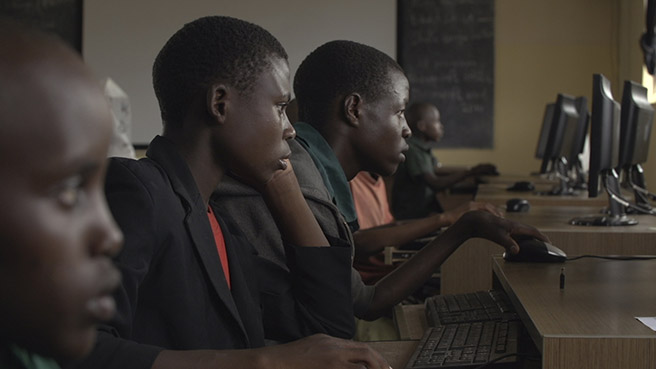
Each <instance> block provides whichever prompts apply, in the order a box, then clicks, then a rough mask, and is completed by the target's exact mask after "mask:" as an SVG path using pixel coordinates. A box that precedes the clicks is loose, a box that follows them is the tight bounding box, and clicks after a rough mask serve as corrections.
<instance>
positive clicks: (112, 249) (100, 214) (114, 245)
mask: <svg viewBox="0 0 656 369" xmlns="http://www.w3.org/2000/svg"><path fill="white" fill-rule="evenodd" d="M99 197H100V199H99V200H98V201H97V206H96V209H97V211H96V212H95V219H96V221H95V224H94V237H93V241H92V242H91V253H92V254H93V255H94V256H107V257H114V256H116V255H117V254H118V253H119V251H120V250H121V248H122V247H123V233H122V232H121V230H120V229H119V228H118V226H117V225H116V222H115V221H114V218H113V217H112V215H111V213H110V211H109V208H108V207H107V203H106V201H105V199H104V196H103V195H100V196H99Z"/></svg>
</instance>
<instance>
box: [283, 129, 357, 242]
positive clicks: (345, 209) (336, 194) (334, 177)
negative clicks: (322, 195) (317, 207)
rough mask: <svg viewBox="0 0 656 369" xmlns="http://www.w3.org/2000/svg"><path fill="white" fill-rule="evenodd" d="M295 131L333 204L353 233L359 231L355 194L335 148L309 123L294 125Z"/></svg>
mask: <svg viewBox="0 0 656 369" xmlns="http://www.w3.org/2000/svg"><path fill="white" fill-rule="evenodd" d="M294 129H295V130H296V140H297V141H298V142H299V143H300V144H301V145H303V147H304V148H305V149H306V150H307V151H308V153H309V154H310V157H311V158H312V160H313V161H314V165H316V167H317V169H319V173H321V177H322V179H323V183H324V184H325V185H326V188H327V189H328V192H329V193H330V195H331V196H332V200H333V203H334V204H335V205H336V206H337V208H338V209H339V211H340V213H342V216H343V217H344V220H346V223H348V225H349V228H351V232H355V231H357V230H358V229H359V228H360V225H359V224H358V216H357V214H356V212H355V205H354V203H353V194H352V193H351V188H350V187H349V184H348V180H347V179H346V174H344V169H342V165H341V164H340V163H339V160H338V159H337V156H336V155H335V152H334V151H333V148H332V147H330V145H329V144H328V142H326V140H325V139H324V138H323V136H322V135H321V133H319V131H317V130H316V129H314V127H312V126H311V125H309V124H307V123H302V122H298V123H296V124H294Z"/></svg>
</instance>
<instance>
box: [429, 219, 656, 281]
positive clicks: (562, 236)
mask: <svg viewBox="0 0 656 369" xmlns="http://www.w3.org/2000/svg"><path fill="white" fill-rule="evenodd" d="M598 211H599V208H598V207H576V206H558V207H553V206H552V207H547V206H533V207H531V211H530V212H528V213H507V214H506V217H507V218H508V219H513V220H516V221H518V222H522V223H526V224H530V225H532V226H534V227H536V228H538V229H539V230H540V231H541V232H543V233H544V234H546V235H547V236H548V237H549V238H550V239H551V242H552V243H553V244H554V245H556V246H557V247H559V248H560V249H562V250H563V251H565V252H566V253H567V254H568V255H583V254H594V255H649V254H656V217H655V216H652V215H636V216H633V217H634V218H636V219H637V220H638V222H639V224H638V225H635V226H627V227H584V226H573V225H569V224H568V221H569V220H570V219H571V218H573V217H575V216H586V215H594V214H597V213H598ZM503 251H504V250H503V249H502V248H501V247H500V246H499V245H497V244H495V243H493V242H490V241H487V240H483V239H478V238H477V239H471V240H469V241H467V242H465V243H464V244H463V245H462V246H460V248H458V250H456V252H454V253H453V254H452V255H451V256H450V257H449V258H448V259H447V260H446V262H445V263H444V264H442V267H441V278H440V280H441V286H440V288H441V289H440V291H441V292H442V293H444V294H450V293H462V292H473V291H481V290H487V289H490V288H491V287H492V264H491V257H492V256H493V255H499V254H502V253H503Z"/></svg>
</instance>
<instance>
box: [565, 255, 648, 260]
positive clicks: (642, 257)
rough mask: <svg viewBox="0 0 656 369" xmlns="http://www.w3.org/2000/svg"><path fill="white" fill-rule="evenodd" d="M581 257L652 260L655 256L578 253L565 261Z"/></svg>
mask: <svg viewBox="0 0 656 369" xmlns="http://www.w3.org/2000/svg"><path fill="white" fill-rule="evenodd" d="M583 258H595V259H606V260H654V259H656V256H648V255H579V256H574V257H571V258H567V259H566V260H567V261H574V260H579V259H583Z"/></svg>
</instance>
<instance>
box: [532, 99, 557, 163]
mask: <svg viewBox="0 0 656 369" xmlns="http://www.w3.org/2000/svg"><path fill="white" fill-rule="evenodd" d="M555 108H556V103H549V104H547V106H546V107H545V109H544V117H543V118H542V128H541V129H540V137H538V145H537V147H536V149H535V158H536V159H543V158H544V151H545V148H546V147H547V141H548V140H549V132H550V130H551V121H552V120H553V113H554V109H555ZM541 173H543V172H541Z"/></svg>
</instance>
